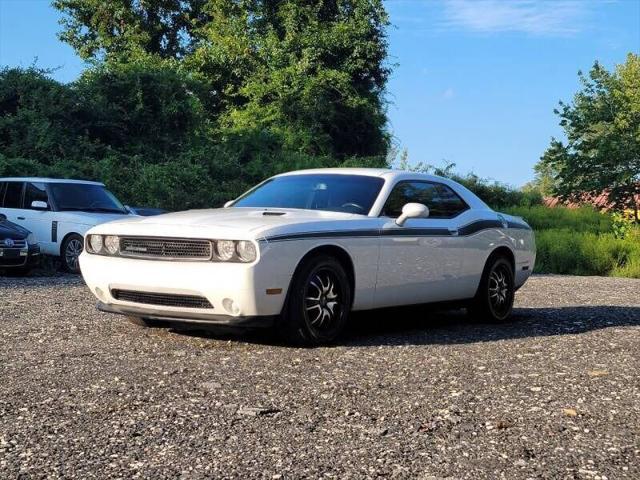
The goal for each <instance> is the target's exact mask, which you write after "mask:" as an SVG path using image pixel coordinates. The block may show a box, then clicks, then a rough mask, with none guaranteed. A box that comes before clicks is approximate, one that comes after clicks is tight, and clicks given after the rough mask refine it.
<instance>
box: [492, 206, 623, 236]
mask: <svg viewBox="0 0 640 480" xmlns="http://www.w3.org/2000/svg"><path fill="white" fill-rule="evenodd" d="M504 212H505V213H508V214H510V215H515V216H518V217H522V218H524V219H525V220H526V221H527V223H528V224H529V225H531V228H533V229H534V230H536V231H537V230H548V229H552V228H559V229H569V230H572V231H574V232H591V233H610V232H611V231H612V228H613V221H612V218H611V216H610V215H607V214H605V213H601V212H600V211H598V210H596V209H594V208H592V207H589V206H584V207H580V208H566V207H555V208H549V207H545V206H544V205H534V206H530V207H508V208H505V209H504Z"/></svg>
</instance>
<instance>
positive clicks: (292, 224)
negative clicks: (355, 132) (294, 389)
mask: <svg viewBox="0 0 640 480" xmlns="http://www.w3.org/2000/svg"><path fill="white" fill-rule="evenodd" d="M534 261H535V240H534V236H533V232H532V230H531V228H530V227H529V225H527V224H526V222H524V221H523V220H522V219H521V218H518V217H512V216H509V215H505V214H500V213H497V212H495V211H493V210H492V209H491V208H489V207H488V206H487V205H486V204H485V203H484V202H483V201H482V200H480V199H479V198H478V197H477V196H475V195H474V194H473V193H471V192H470V191H469V190H467V189H466V188H465V187H463V186H462V185H460V184H458V183H456V182H454V181H451V180H448V179H445V178H441V177H436V176H431V175H425V174H419V173H411V172H403V171H396V170H383V169H319V170H305V171H297V172H291V173H285V174H282V175H277V176H275V177H272V178H269V179H268V180H266V181H264V182H262V183H261V184H259V185H258V186H256V187H254V188H253V189H251V190H249V191H248V192H247V193H245V194H244V195H242V196H240V197H239V198H238V199H236V200H233V201H231V202H228V203H227V204H226V205H225V208H220V209H211V210H192V211H186V212H178V213H169V214H165V215H160V216H156V217H128V218H123V219H122V220H121V221H115V222H111V223H106V224H102V225H98V226H96V227H94V228H92V229H91V230H89V231H88V232H87V235H86V237H85V250H84V252H83V253H82V255H81V257H80V265H81V270H82V275H83V276H84V279H85V281H86V283H87V285H88V287H89V288H90V289H91V292H92V293H93V294H94V295H95V296H96V297H97V298H98V300H99V303H98V308H99V309H100V310H102V311H106V312H112V313H118V314H123V315H126V316H128V317H129V318H130V320H131V321H133V322H134V323H137V324H139V325H145V326H162V325H169V324H174V323H176V322H178V323H185V322H188V323H200V324H210V325H213V324H215V325H232V326H246V327H275V328H276V329H277V330H278V331H279V332H280V333H281V334H282V335H283V336H284V337H285V338H286V339H287V340H288V341H290V342H293V343H297V344H306V345H318V344H325V343H329V342H332V341H334V340H335V339H336V337H337V336H338V335H339V334H340V332H341V331H342V329H343V328H344V326H345V323H346V321H347V319H348V317H349V313H350V312H351V311H354V310H366V309H375V308H382V307H391V306H398V305H412V304H424V303H434V302H449V301H451V302H456V303H458V302H459V303H460V304H461V305H465V306H466V307H467V308H468V309H469V311H470V312H471V314H472V315H474V316H478V317H481V318H485V319H489V320H495V321H501V320H505V319H506V318H507V317H508V316H509V315H510V313H511V310H512V308H513V299H514V292H515V291H516V289H517V288H519V287H520V286H522V285H523V284H524V283H525V281H526V280H527V278H528V277H529V275H530V274H531V271H532V269H533V265H534Z"/></svg>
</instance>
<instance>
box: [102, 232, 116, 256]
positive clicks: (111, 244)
mask: <svg viewBox="0 0 640 480" xmlns="http://www.w3.org/2000/svg"><path fill="white" fill-rule="evenodd" d="M104 246H105V247H106V249H107V252H109V253H110V254H111V255H117V254H118V253H120V238H118V237H116V236H115V235H107V236H106V237H104Z"/></svg>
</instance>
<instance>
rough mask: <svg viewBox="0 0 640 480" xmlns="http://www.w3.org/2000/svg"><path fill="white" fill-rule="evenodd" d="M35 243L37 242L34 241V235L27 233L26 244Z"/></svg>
mask: <svg viewBox="0 0 640 480" xmlns="http://www.w3.org/2000/svg"><path fill="white" fill-rule="evenodd" d="M36 243H38V242H37V241H36V236H35V235H34V234H33V233H30V234H29V235H27V245H35V244H36Z"/></svg>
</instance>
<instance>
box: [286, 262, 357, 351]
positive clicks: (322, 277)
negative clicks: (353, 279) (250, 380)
mask: <svg viewBox="0 0 640 480" xmlns="http://www.w3.org/2000/svg"><path fill="white" fill-rule="evenodd" d="M351 298H352V292H351V287H350V285H349V277H348V276H347V272H346V271H345V269H344V267H343V266H342V264H341V263H340V262H338V261H337V260H336V259H335V258H333V257H331V256H329V255H318V256H315V257H312V258H309V259H307V260H305V261H304V262H303V263H302V264H301V265H300V266H298V269H297V270H296V273H295V275H294V276H293V279H292V281H291V285H290V286H289V292H288V295H287V300H286V303H285V307H284V309H283V313H282V315H281V316H280V319H279V321H278V323H277V326H276V328H277V330H278V333H279V334H280V336H281V337H282V338H283V339H284V340H285V341H286V342H287V343H290V344H294V345H300V346H308V347H311V346H318V345H327V344H331V343H333V342H335V340H336V339H337V338H338V337H339V336H340V334H341V333H342V331H343V330H344V327H345V325H346V323H347V320H348V318H349V313H350V311H351Z"/></svg>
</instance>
